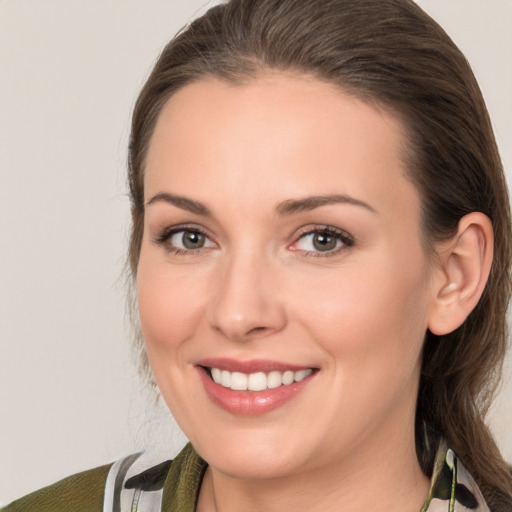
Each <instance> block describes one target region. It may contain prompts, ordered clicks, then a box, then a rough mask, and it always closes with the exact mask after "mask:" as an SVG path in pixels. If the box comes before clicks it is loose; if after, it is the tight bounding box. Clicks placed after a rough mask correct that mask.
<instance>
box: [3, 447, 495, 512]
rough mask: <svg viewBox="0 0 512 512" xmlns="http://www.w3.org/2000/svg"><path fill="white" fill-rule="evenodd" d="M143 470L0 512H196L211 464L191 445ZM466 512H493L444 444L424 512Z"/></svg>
mask: <svg viewBox="0 0 512 512" xmlns="http://www.w3.org/2000/svg"><path fill="white" fill-rule="evenodd" d="M171 462H172V464H171ZM145 465H146V466H147V461H146V462H145V461H144V456H143V455H142V454H135V455H131V456H129V457H126V458H124V459H121V460H120V461H117V462H116V463H114V464H111V465H107V466H101V467H99V468H96V469H93V470H90V471H85V472H83V473H79V474H77V475H73V476H71V477H69V478H66V479H64V480H61V481H60V482H58V483H56V484H54V485H51V486H49V487H45V488H44V489H41V490H39V491H37V492H35V493H32V494H29V495H28V496H25V497H24V498H21V499H19V500H17V501H14V502H13V503H11V504H10V505H7V506H6V507H5V508H2V509H0V512H160V511H162V512H194V510H195V508H196V503H197V497H198V494H199V489H200V486H201V480H202V478H203V475H204V471H205V469H206V467H207V464H206V462H205V461H204V460H202V459H201V458H200V457H199V455H198V454H197V453H196V452H195V450H194V449H193V448H192V446H191V445H190V444H188V445H187V446H186V447H185V448H184V449H183V450H182V451H181V453H180V454H179V455H178V456H177V457H176V459H174V461H170V460H169V461H164V462H161V463H159V464H156V465H154V464H153V465H150V466H149V467H144V466H145ZM468 511H473V512H490V511H489V508H488V507H487V505H486V503H485V501H484V499H483V497H482V494H481V493H480V491H479V489H478V487H477V486H476V484H475V482H474V480H473V479H472V478H471V476H470V475H469V473H468V472H467V470H466V469H465V468H464V466H463V465H462V464H461V463H460V461H459V460H458V459H457V457H456V456H455V454H454V453H453V451H452V450H450V449H448V448H447V447H446V445H445V444H444V443H442V444H441V446H440V448H439V452H438V456H437V458H436V462H435V465H434V472H433V476H432V486H431V489H430V493H429V496H428V498H427V501H426V502H425V504H424V506H423V507H422V510H421V512H468Z"/></svg>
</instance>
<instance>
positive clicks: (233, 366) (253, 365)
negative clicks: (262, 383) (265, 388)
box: [195, 357, 313, 374]
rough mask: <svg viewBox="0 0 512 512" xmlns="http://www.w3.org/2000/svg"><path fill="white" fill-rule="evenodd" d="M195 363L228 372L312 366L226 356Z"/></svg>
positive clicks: (295, 369)
mask: <svg viewBox="0 0 512 512" xmlns="http://www.w3.org/2000/svg"><path fill="white" fill-rule="evenodd" d="M195 364H196V366H203V367H206V368H219V370H227V371H228V372H240V373H247V374H250V373H256V372H264V373H269V372H272V371H279V372H285V371H287V370H291V371H294V372H297V371H299V370H308V369H309V368H313V367H312V366H308V365H300V364H292V363H286V362H283V361H273V360H269V359H251V360H247V361H239V360H237V359H230V358H226V357H211V358H205V359H201V360H200V361H197V362H196V363H195Z"/></svg>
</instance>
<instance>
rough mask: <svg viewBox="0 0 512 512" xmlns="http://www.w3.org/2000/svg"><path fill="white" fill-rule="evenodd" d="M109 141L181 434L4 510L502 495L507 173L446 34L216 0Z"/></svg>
mask: <svg viewBox="0 0 512 512" xmlns="http://www.w3.org/2000/svg"><path fill="white" fill-rule="evenodd" d="M129 164H130V165H129V183H130V192H131V199H132V219H133V230H132V237H131V245H130V265H131V271H132V274H133V276H134V279H135V280H136V285H137V297H138V304H139V312H140V320H141V327H142V332H143V335H144V340H145V343H146V350H147V356H148V359H149V363H150V366H151V370H152V373H153V375H154V378H155V381H156V384H157V385H158V387H159V389H160V391H161V393H162V395H163V398H164V399H165V401H166V402H167V404H168V405H169V407H170V409H171V411H172V413H173V415H174V416H175V417H176V419H177V420H178V422H179V423H180V425H181V427H182V429H183V430H184V432H185V434H186V435H187V437H188V438H189V439H190V441H191V445H189V446H188V447H187V448H185V450H184V451H183V452H182V453H181V454H180V455H179V456H178V457H177V458H176V459H175V461H174V462H172V463H171V462H170V461H165V462H162V463H161V464H158V465H156V466H155V465H152V464H150V465H149V467H148V465H147V464H146V462H145V461H144V457H143V456H138V455H135V456H131V457H128V458H126V459H123V460H122V461H119V462H117V463H116V464H114V465H113V466H109V467H104V468H100V469H98V470H93V471H92V472H89V473H86V474H82V475H78V476H75V477H72V479H71V480H67V481H64V482H63V483H60V484H56V486H55V487H53V488H49V489H48V490H47V491H46V492H41V493H39V494H37V493H36V494H35V495H33V496H32V497H31V498H30V497H29V498H26V499H25V501H23V500H20V502H18V504H16V503H15V504H13V505H11V506H10V507H8V508H7V509H6V510H8V511H9V510H23V509H24V508H23V507H25V509H27V507H28V508H30V507H31V509H35V508H36V506H37V507H39V508H38V510H46V509H48V510H50V509H51V510H56V509H57V507H59V506H60V507H61V508H62V509H66V510H72V509H73V508H77V507H81V509H82V510H101V507H102V506H103V504H104V510H125V509H126V510H159V509H160V508H161V509H162V510H165V511H167V510H190V511H192V510H197V511H199V512H205V511H226V510H278V509H279V510H281V509H283V508H284V507H288V508H291V507H292V506H294V507H296V508H301V509H304V510H312V511H313V510H323V511H326V510H327V511H329V510H340V509H344V510H352V509H354V510H355V509H358V510H361V509H376V510H379V509H381V510H390V509H392V510H397V511H400V510H404V511H408V510H425V511H426V510H428V511H429V512H435V511H437V510H466V509H470V510H493V511H498V510H510V509H511V507H512V497H511V496H512V483H511V477H510V473H509V470H508V468H507V466H506V464H505V463H504V461H503V460H502V458H501V456H500V454H499V452H498V450H497V448H496V446H495V444H494V442H493V440H492V437H491V436H490V434H489V433H488V430H487V428H486V427H485V424H484V422H483V413H484V412H485V409H486V407H487V405H488V398H489V396H490V394H491V392H492V390H493V387H494V384H495V379H497V376H498V375H499V368H500V365H501V362H502V360H503V355H504V350H505V313H506V306H507V302H508V299H509V295H510V279H509V268H510V213H509V210H508V197H507V192H506V186H505V182H504V178H503V172H502V168H501V163H500V160H499V156H498V153H497V149H496V145H495V142H494V137H493V135H492V129H491V126H490V122H489V119H488V115H487V112H486V109H485V105H484V103H483V100H482V98H481V94H480V92H479V89H478V86H477V84H476V82H475V79H474V77H473V75H472V73H471V71H470V69H469V67H468V65H467V63H466V61H465V59H464V57H463V56H462V55H461V53H460V52H459V51H458V50H457V49H456V47H455V46H454V45H453V43H452V42H451V41H450V40H449V38H448V37H447V36H446V34H445V33H444V32H443V31H442V30H441V29H440V28H439V27H438V26H437V25H436V24H435V23H434V22H433V21H432V20H431V19H430V18H428V16H426V15H425V14H424V13H423V12H422V11H421V10H420V9H419V8H418V7H417V6H416V5H415V4H414V3H413V2H412V1H408V0H386V1H383V0H378V1H377V0H357V1H356V0H319V1H318V2H314V3H313V2H307V1H302V2H296V1H291V0H279V1H278V0H252V1H248V0H234V1H231V2H229V3H228V4H226V5H223V6H218V7H215V8H213V9H211V10H210V11H209V12H208V13H207V14H206V15H205V16H203V17H202V18H200V19H198V20H196V21H195V22H194V23H193V24H192V25H191V26H190V27H189V28H188V29H187V30H185V31H184V32H182V33H181V34H180V35H179V36H178V37H177V38H176V39H174V40H173V41H171V43H169V45H168V46H167V48H166V49H165V50H164V52H163V54H162V56H161V57H160V59H159V61H158V62H157V64H156V66H155V68H154V70H153V72H152V74H151V76H150V77H149V79H148V81H147V83H146V85H145V86H144V88H143V90H142V92H141V94H140V96H139V99H138V101H137V104H136V107H135V111H134V115H133V124H132V137H131V143H130V161H129ZM192 446H193V448H192ZM362 489H364V491H363V492H362V491H361V490H362ZM30 500H32V501H30ZM45 507H46V508H45Z"/></svg>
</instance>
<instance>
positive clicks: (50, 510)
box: [0, 464, 111, 512]
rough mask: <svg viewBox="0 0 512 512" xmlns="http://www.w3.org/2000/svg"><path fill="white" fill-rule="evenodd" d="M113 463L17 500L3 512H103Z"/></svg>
mask: <svg viewBox="0 0 512 512" xmlns="http://www.w3.org/2000/svg"><path fill="white" fill-rule="evenodd" d="M110 466H111V464H107V465H106V466H101V467H99V468H96V469H91V470H89V471H84V472H83V473H78V474H76V475H72V476H70V477H68V478H65V479H64V480H61V481H60V482H57V483H56V484H53V485H50V486H48V487H45V488H44V489H40V490H39V491H36V492H33V493H32V494H29V495H27V496H25V497H24V498H21V499H19V500H16V501H13V502H12V503H11V504H10V505H7V506H6V507H3V508H2V509H0V511H1V512H101V511H102V510H103V495H104V491H105V480H106V479H107V475H108V472H109V469H110Z"/></svg>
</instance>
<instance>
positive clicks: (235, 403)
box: [197, 367, 316, 416]
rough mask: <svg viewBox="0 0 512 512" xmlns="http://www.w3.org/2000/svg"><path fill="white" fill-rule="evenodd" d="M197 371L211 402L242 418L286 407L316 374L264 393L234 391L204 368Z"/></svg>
mask: <svg viewBox="0 0 512 512" xmlns="http://www.w3.org/2000/svg"><path fill="white" fill-rule="evenodd" d="M197 369H198V371H199V375H200V378H201V380H202V382H203V386H204V389H205V391H206V394H207V395H208V397H209V398H210V400H211V401H212V402H214V403H215V404H216V405H218V406H219V407H221V408H222V409H224V410H225V411H228V412H230V413H232V414H237V415H241V416H259V415H261V414H266V413H268V412H270V411H273V410H274V409H277V408H278V407H281V406H282V405H285V404H286V403H288V402H290V401H291V400H292V399H293V398H294V397H296V396H297V395H298V394H299V393H301V391H303V389H304V388H305V387H306V386H307V385H308V384H309V382H310V381H311V378H312V377H313V375H315V373H316V372H313V373H312V374H311V375H309V376H308V377H306V378H305V379H303V380H301V381H300V382H294V383H293V384H289V385H288V386H279V387H278V388H274V389H265V390H263V391H234V390H233V389H230V388H225V387H224V386H221V385H220V384H217V383H215V382H214V381H213V380H212V379H211V377H210V376H209V375H208V374H207V373H206V371H205V370H204V368H202V367H198V368H197Z"/></svg>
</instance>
